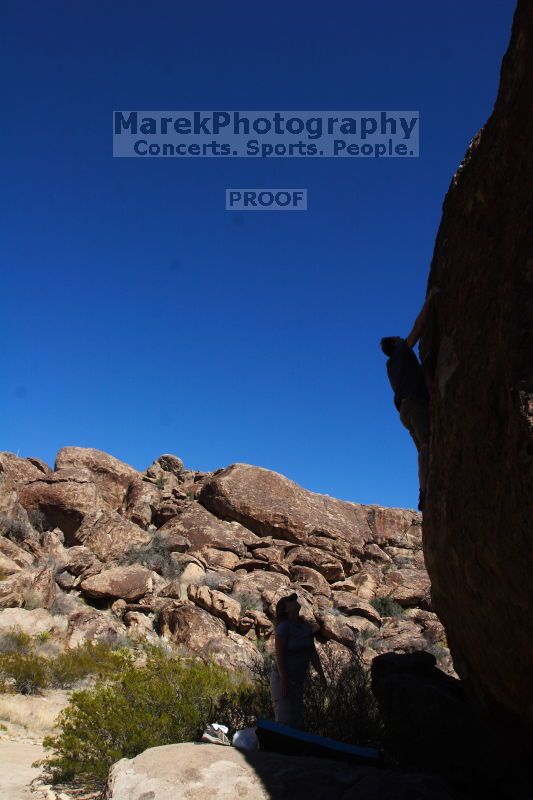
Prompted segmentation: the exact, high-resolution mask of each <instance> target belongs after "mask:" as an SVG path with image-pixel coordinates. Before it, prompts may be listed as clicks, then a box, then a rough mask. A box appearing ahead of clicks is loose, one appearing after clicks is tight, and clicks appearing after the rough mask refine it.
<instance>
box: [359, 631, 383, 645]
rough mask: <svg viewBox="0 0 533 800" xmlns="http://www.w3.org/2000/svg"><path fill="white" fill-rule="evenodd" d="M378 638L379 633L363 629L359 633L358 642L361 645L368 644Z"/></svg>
mask: <svg viewBox="0 0 533 800" xmlns="http://www.w3.org/2000/svg"><path fill="white" fill-rule="evenodd" d="M376 636H379V633H378V631H373V630H372V628H363V629H362V630H360V631H358V632H357V641H358V642H361V643H364V642H368V641H369V639H374V638H375V637H376Z"/></svg>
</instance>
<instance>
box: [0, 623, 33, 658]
mask: <svg viewBox="0 0 533 800" xmlns="http://www.w3.org/2000/svg"><path fill="white" fill-rule="evenodd" d="M32 645H33V638H32V637H31V636H30V634H29V633H26V631H23V630H21V629H20V628H16V627H14V628H11V630H10V631H7V632H6V633H3V634H2V635H1V636H0V653H28V652H29V651H30V650H31V648H32Z"/></svg>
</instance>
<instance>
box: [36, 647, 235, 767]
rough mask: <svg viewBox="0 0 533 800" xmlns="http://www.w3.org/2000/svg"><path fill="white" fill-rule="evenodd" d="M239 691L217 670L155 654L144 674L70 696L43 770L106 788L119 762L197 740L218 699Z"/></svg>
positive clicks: (136, 671)
mask: <svg viewBox="0 0 533 800" xmlns="http://www.w3.org/2000/svg"><path fill="white" fill-rule="evenodd" d="M238 691H240V683H239V682H238V681H236V679H235V677H232V676H231V675H230V673H228V672H227V671H226V670H224V669H223V668H222V667H219V666H218V665H215V664H212V663H208V664H206V663H204V662H202V661H198V660H194V659H172V658H168V657H167V656H166V655H165V654H164V653H163V652H162V651H161V649H159V648H150V649H149V652H148V657H147V661H146V664H145V665H144V666H143V667H140V668H139V667H137V668H134V667H133V666H131V667H129V668H128V669H126V670H125V671H124V672H123V673H122V674H121V675H120V677H119V678H118V679H117V680H115V681H112V682H108V683H101V684H99V685H97V686H95V687H94V688H92V689H85V690H82V691H77V692H74V693H73V695H72V698H71V703H70V706H69V707H68V708H66V709H65V710H64V711H63V712H61V714H60V716H59V720H58V722H59V727H60V733H59V734H58V735H56V736H48V737H46V738H45V740H44V746H45V747H46V748H49V749H52V750H53V751H54V755H53V756H52V757H51V758H50V759H49V760H47V761H46V762H44V763H43V766H44V768H45V770H46V771H47V772H48V773H49V775H50V777H51V778H52V779H53V780H54V781H57V780H72V779H76V780H78V781H82V782H87V783H101V782H103V781H104V780H105V778H106V776H107V773H108V770H109V768H110V766H111V764H113V763H114V762H115V761H117V760H118V759H120V758H124V757H125V758H133V757H134V756H135V755H137V754H138V753H141V752H142V751H143V750H145V749H146V748H148V747H156V746H159V745H165V744H171V743H174V742H185V741H191V740H195V739H198V738H199V736H200V735H201V732H202V731H203V729H204V727H205V725H206V724H207V723H208V722H209V721H211V720H212V718H213V711H214V709H215V708H216V706H217V702H218V701H219V700H220V698H221V697H222V696H223V695H224V696H226V697H231V695H232V693H235V692H238Z"/></svg>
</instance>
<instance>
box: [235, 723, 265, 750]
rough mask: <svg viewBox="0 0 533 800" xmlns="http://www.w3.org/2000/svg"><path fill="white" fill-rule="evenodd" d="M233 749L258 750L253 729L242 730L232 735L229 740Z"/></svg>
mask: <svg viewBox="0 0 533 800" xmlns="http://www.w3.org/2000/svg"><path fill="white" fill-rule="evenodd" d="M231 743H232V745H233V747H237V748H238V749H239V750H258V749H259V739H258V738H257V734H256V732H255V728H243V729H242V731H237V732H236V733H234V734H233V739H232V740H231Z"/></svg>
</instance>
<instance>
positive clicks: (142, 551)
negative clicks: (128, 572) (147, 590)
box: [117, 531, 183, 580]
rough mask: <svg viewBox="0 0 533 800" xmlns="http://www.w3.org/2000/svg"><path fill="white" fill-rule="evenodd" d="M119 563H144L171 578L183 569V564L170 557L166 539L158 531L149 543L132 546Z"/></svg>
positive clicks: (175, 576) (143, 564) (120, 558)
mask: <svg viewBox="0 0 533 800" xmlns="http://www.w3.org/2000/svg"><path fill="white" fill-rule="evenodd" d="M117 563H118V564H120V565H124V566H130V565H131V564H142V566H143V567H146V568H147V569H152V570H153V571H154V572H157V573H158V574H159V575H162V576H163V578H168V579H169V580H172V579H173V578H177V577H179V574H180V572H181V571H182V570H183V565H181V564H179V565H176V563H175V562H174V561H173V560H172V559H171V558H170V553H169V550H168V547H167V545H166V544H165V539H164V537H163V536H162V535H161V534H160V533H159V532H158V531H157V532H155V533H154V535H153V536H152V539H151V540H150V541H149V542H148V544H145V545H143V546H141V547H132V548H130V549H129V550H128V551H127V552H125V553H124V554H123V555H122V556H120V557H119V558H118V559H117Z"/></svg>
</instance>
